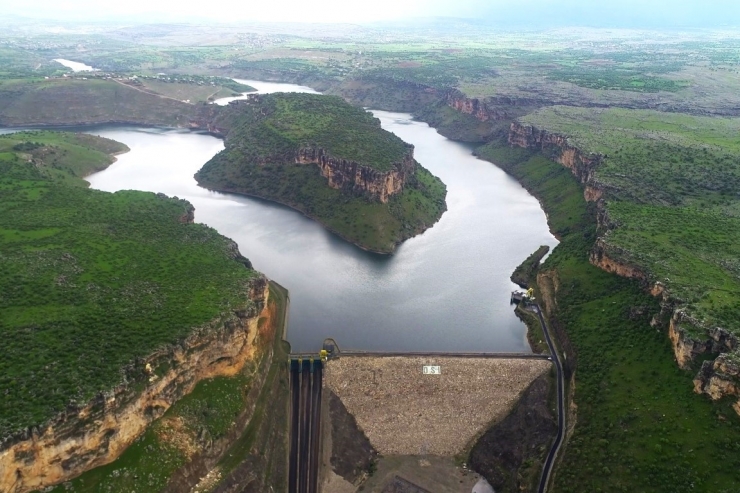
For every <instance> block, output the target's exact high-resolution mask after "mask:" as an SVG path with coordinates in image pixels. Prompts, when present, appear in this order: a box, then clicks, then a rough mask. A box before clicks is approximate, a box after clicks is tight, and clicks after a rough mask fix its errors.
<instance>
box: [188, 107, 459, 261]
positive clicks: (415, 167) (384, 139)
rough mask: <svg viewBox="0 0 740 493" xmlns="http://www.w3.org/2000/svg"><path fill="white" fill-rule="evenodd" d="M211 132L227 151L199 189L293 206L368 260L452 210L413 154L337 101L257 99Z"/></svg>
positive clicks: (204, 173)
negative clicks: (363, 252) (369, 255)
mask: <svg viewBox="0 0 740 493" xmlns="http://www.w3.org/2000/svg"><path fill="white" fill-rule="evenodd" d="M211 130H212V131H213V132H215V133H217V134H221V135H223V136H224V137H225V142H226V148H225V149H224V150H223V151H222V152H220V153H219V154H217V155H216V156H215V157H214V158H213V159H211V160H210V161H209V162H208V163H206V164H205V166H203V168H202V169H201V170H200V171H199V172H198V173H197V174H196V176H195V177H196V179H197V181H198V183H199V184H200V185H201V186H204V187H206V188H209V189H211V190H218V191H223V192H235V193H242V194H246V195H252V196H257V197H262V198H265V199H268V200H273V201H275V202H279V203H282V204H285V205H288V206H290V207H292V208H294V209H296V210H298V211H300V212H302V213H304V214H305V215H307V216H309V217H311V218H313V219H315V220H317V221H319V222H320V223H321V224H323V225H324V226H326V227H327V228H328V229H329V230H331V231H333V232H335V233H336V234H338V235H339V236H341V237H342V238H344V239H346V240H348V241H350V242H352V243H354V244H355V245H357V246H359V247H360V248H363V249H365V250H369V251H374V252H378V253H391V252H393V250H394V249H395V248H396V246H397V245H398V244H400V243H401V242H403V241H404V240H406V239H408V238H410V237H412V236H415V235H417V234H420V233H422V232H423V231H425V230H426V229H427V228H429V227H431V226H432V225H433V224H434V223H436V222H437V220H439V218H440V217H441V215H442V213H443V212H444V211H445V210H446V208H447V206H446V203H445V196H446V193H447V192H446V187H445V185H444V183H442V181H441V180H440V179H439V178H437V177H435V176H433V175H432V174H431V173H430V172H429V171H427V170H426V169H424V168H423V167H422V166H420V165H419V163H417V162H416V161H415V160H414V154H413V151H414V149H413V146H411V145H409V144H406V143H405V142H403V141H402V140H401V139H400V138H398V137H396V136H395V135H394V134H392V133H390V132H387V131H385V130H383V129H382V128H381V127H380V122H379V121H378V120H377V119H376V118H374V117H373V116H372V115H371V114H370V113H368V112H367V111H365V110H363V109H362V108H357V107H354V106H352V105H350V104H348V103H346V102H344V101H343V100H342V99H340V98H338V97H332V96H322V95H315V94H272V95H255V96H252V97H250V98H249V99H247V100H244V101H235V102H233V103H231V104H230V105H229V107H228V108H227V109H226V110H225V111H220V112H219V113H217V114H216V116H215V118H214V119H213V121H212V123H211Z"/></svg>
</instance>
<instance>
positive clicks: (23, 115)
mask: <svg viewBox="0 0 740 493" xmlns="http://www.w3.org/2000/svg"><path fill="white" fill-rule="evenodd" d="M194 113H195V106H193V105H189V104H186V103H181V102H179V101H175V100H172V99H167V98H163V97H159V96H155V95H152V94H146V93H144V92H141V91H137V90H136V89H134V88H132V87H128V86H126V85H124V84H119V83H118V82H115V81H113V80H94V79H90V80H82V79H74V80H65V79H49V80H36V79H20V80H8V81H3V82H2V83H0V125H4V126H16V125H74V124H86V123H105V122H130V123H138V124H143V125H171V126H177V125H185V124H187V123H188V120H189V118H190V116H191V115H193V114H194Z"/></svg>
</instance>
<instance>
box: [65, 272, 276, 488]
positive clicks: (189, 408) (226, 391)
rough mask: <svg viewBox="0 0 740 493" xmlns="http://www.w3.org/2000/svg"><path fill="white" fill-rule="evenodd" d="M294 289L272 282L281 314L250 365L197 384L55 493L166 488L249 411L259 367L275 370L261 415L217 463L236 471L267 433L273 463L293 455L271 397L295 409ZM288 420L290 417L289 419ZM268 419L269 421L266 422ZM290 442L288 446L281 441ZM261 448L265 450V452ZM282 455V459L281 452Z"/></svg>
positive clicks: (225, 472) (266, 387)
mask: <svg viewBox="0 0 740 493" xmlns="http://www.w3.org/2000/svg"><path fill="white" fill-rule="evenodd" d="M286 296H287V294H286V292H284V291H282V289H281V288H279V287H276V286H275V285H272V284H271V286H270V300H271V301H270V302H271V303H272V304H274V305H275V313H276V314H277V317H276V320H273V325H274V326H273V328H272V329H274V330H273V331H272V332H270V334H271V335H272V336H273V338H272V339H270V340H264V341H262V343H263V344H264V345H265V347H264V350H263V351H262V355H261V356H262V358H261V360H260V361H259V362H256V363H255V364H252V365H247V366H245V368H244V369H243V370H242V371H241V372H240V373H238V374H237V375H235V376H233V377H216V378H213V379H208V380H203V381H201V382H199V383H198V384H197V385H196V386H195V389H194V390H193V391H192V392H191V393H190V394H188V395H186V396H184V397H183V398H182V399H180V400H179V401H178V402H177V403H175V404H174V405H173V406H172V407H170V408H169V409H168V410H167V412H166V413H165V414H164V415H163V416H162V417H161V418H160V419H158V420H157V421H155V422H154V423H153V424H152V425H151V426H150V427H149V428H147V430H146V431H145V432H144V433H143V434H142V435H141V436H140V437H139V438H137V439H136V441H135V442H134V443H133V444H132V445H131V446H130V447H129V448H127V449H126V451H125V452H124V453H123V454H122V455H121V456H120V457H119V458H118V459H116V460H115V461H114V462H111V463H110V464H106V465H104V466H101V467H97V468H95V469H93V470H90V471H87V472H86V473H84V474H82V475H81V476H79V477H77V478H75V479H74V480H72V481H70V482H68V483H65V484H62V485H59V486H57V487H56V488H54V489H52V490H51V492H52V493H63V492H65V491H69V490H70V488H71V489H72V490H73V491H77V492H84V493H97V492H100V493H103V492H106V493H129V492H131V491H151V492H155V491H160V490H161V489H162V488H164V487H165V486H166V485H167V483H168V481H169V479H170V477H171V476H172V475H173V474H174V473H175V472H176V471H177V470H178V469H180V468H182V467H184V466H187V464H188V461H189V459H190V457H189V455H190V454H192V453H193V452H196V451H201V449H203V448H204V447H205V444H206V443H207V442H208V441H209V440H217V439H219V438H222V437H224V436H225V435H226V434H227V433H228V432H229V431H231V429H232V427H233V425H234V421H235V420H236V418H237V416H238V415H239V414H240V413H242V412H243V410H244V402H245V398H246V396H247V394H248V392H249V390H250V388H251V386H252V383H253V380H254V379H255V377H256V376H257V373H258V372H267V373H268V375H267V378H266V380H265V383H264V386H263V388H262V391H261V393H260V397H259V398H258V400H257V405H256V408H255V410H254V413H253V416H254V417H253V419H251V420H250V421H249V425H248V426H247V428H246V430H245V431H244V433H243V434H242V435H241V436H240V437H239V438H238V439H237V440H236V441H235V443H234V445H233V446H232V447H231V448H230V449H229V450H228V452H227V453H226V454H225V455H224V458H223V460H222V461H221V462H220V463H219V464H218V466H217V470H218V471H219V473H220V476H221V477H222V478H228V475H229V473H231V472H232V471H233V470H234V469H235V468H237V466H239V464H240V463H242V462H243V461H248V460H250V459H252V460H253V459H254V454H253V446H254V445H255V441H256V440H260V448H259V450H260V452H263V451H266V450H268V449H269V450H270V451H271V452H273V454H272V456H271V457H270V458H271V459H272V461H273V462H275V461H278V462H280V461H281V460H282V462H285V461H284V457H287V450H285V448H284V446H285V445H287V429H286V426H287V416H286V414H285V412H274V413H270V418H272V417H273V415H274V417H275V418H276V419H267V420H266V419H265V418H266V415H267V414H268V413H267V412H266V406H267V404H268V403H269V404H270V405H272V406H275V407H276V408H278V409H282V408H285V409H287V398H288V394H289V390H288V387H287V378H288V376H287V366H286V361H287V357H288V354H289V352H290V350H289V348H287V347H285V346H286V345H287V343H285V342H284V341H283V340H282V324H283V320H284V316H285V303H286V299H285V297H286ZM269 345H272V346H273V351H274V356H273V359H272V362H271V364H270V365H269V366H268V359H267V358H266V355H267V350H268V346H269ZM281 419H282V420H281ZM263 422H266V423H265V424H264V425H263ZM265 432H268V433H269V432H273V433H275V432H277V433H278V434H280V433H282V440H280V439H275V436H274V435H269V436H270V437H271V438H273V440H274V442H276V443H271V444H269V445H268V444H265V443H263V442H262V441H261V440H264V439H265V438H266V437H265V436H264V435H265ZM283 442H284V444H283V445H284V446H283V447H282V448H281V447H280V443H283ZM259 455H261V454H259ZM278 458H279V459H278ZM281 465H283V464H281V463H270V464H269V467H267V468H263V469H267V470H261V471H260V472H261V473H263V474H264V476H268V474H267V473H268V470H269V471H271V472H274V471H280V472H283V473H284V471H283V470H282V469H281ZM267 481H268V482H270V484H272V486H273V487H274V488H275V491H279V487H280V486H283V485H282V483H281V478H280V477H278V478H275V477H272V478H267Z"/></svg>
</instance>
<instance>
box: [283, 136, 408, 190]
mask: <svg viewBox="0 0 740 493" xmlns="http://www.w3.org/2000/svg"><path fill="white" fill-rule="evenodd" d="M295 162H296V164H315V165H317V166H318V167H319V169H320V170H321V175H322V176H323V177H325V178H326V179H327V180H328V183H329V186H330V187H332V188H336V189H342V188H349V189H351V190H352V191H354V192H356V193H361V194H366V195H368V196H370V197H372V198H373V199H375V200H379V201H380V202H382V203H384V204H385V203H387V202H388V199H389V198H390V197H391V196H392V195H395V194H397V193H400V192H402V191H403V188H404V185H405V184H406V181H407V180H408V179H409V178H410V177H411V176H413V174H414V171H415V169H416V162H415V161H414V150H413V146H411V145H409V146H408V152H407V153H406V154H405V155H404V156H403V159H402V160H401V161H400V162H398V163H393V165H392V166H393V169H391V170H390V171H378V170H376V169H374V168H371V167H369V166H364V165H362V164H360V163H358V162H356V161H350V160H347V159H340V158H335V157H332V156H331V155H330V154H329V153H328V152H326V150H324V149H322V148H315V147H301V148H300V149H298V151H297V152H296V157H295Z"/></svg>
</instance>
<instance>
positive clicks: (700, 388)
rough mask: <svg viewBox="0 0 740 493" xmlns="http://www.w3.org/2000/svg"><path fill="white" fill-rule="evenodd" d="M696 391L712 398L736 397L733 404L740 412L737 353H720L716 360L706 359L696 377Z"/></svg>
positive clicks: (739, 372)
mask: <svg viewBox="0 0 740 493" xmlns="http://www.w3.org/2000/svg"><path fill="white" fill-rule="evenodd" d="M694 391H695V392H697V393H699V394H707V395H708V396H709V397H711V398H712V400H719V399H721V398H723V397H725V396H732V397H734V398H735V399H736V401H735V403H734V404H733V405H732V407H733V409H735V412H736V413H738V414H740V361H738V357H737V355H736V354H727V353H725V354H720V355H719V356H718V357H717V359H715V360H714V361H705V362H704V363H703V364H702V367H701V370H700V371H699V374H698V375H697V376H696V377H695V378H694Z"/></svg>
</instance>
